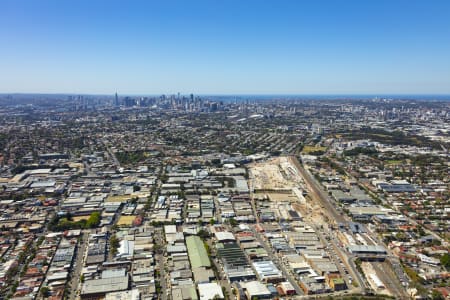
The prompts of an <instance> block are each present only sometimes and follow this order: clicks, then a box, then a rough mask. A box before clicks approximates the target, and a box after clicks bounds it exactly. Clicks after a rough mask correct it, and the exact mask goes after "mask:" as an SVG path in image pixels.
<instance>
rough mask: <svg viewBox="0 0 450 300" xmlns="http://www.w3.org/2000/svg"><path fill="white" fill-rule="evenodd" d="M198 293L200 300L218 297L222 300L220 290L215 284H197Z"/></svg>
mask: <svg viewBox="0 0 450 300" xmlns="http://www.w3.org/2000/svg"><path fill="white" fill-rule="evenodd" d="M198 292H199V294H200V300H211V299H214V297H215V296H219V298H221V299H223V298H224V296H223V293H222V288H221V287H220V285H218V284H217V283H215V282H211V283H199V284H198Z"/></svg>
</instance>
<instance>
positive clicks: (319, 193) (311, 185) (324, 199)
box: [289, 156, 366, 293]
mask: <svg viewBox="0 0 450 300" xmlns="http://www.w3.org/2000/svg"><path fill="white" fill-rule="evenodd" d="M289 159H290V161H291V163H292V164H293V165H294V166H295V167H296V168H297V170H298V172H299V173H300V174H301V176H302V177H303V179H304V181H305V184H306V187H307V188H308V191H309V195H310V197H311V199H313V200H315V201H318V202H319V203H320V204H321V206H323V207H324V210H325V211H326V212H325V213H327V214H328V216H329V217H330V218H331V219H333V220H334V221H335V222H336V223H347V221H346V219H345V217H344V216H343V215H341V214H340V213H339V212H338V211H337V210H336V207H335V206H334V205H333V203H332V200H331V199H330V197H329V196H328V194H326V193H325V192H324V191H323V189H322V187H321V186H320V184H319V183H318V182H317V180H316V179H315V178H314V177H313V176H312V175H311V173H309V171H307V170H305V168H303V166H302V165H301V164H300V162H299V161H298V159H297V158H296V157H294V156H290V157H289ZM324 231H328V235H329V236H330V237H331V238H330V242H331V244H332V246H333V248H334V250H335V251H336V252H337V253H339V254H340V256H341V260H342V262H343V263H345V264H346V265H347V267H348V268H349V270H350V271H351V273H352V275H353V276H354V277H353V278H354V279H356V280H357V281H358V285H359V287H360V288H361V290H362V292H363V293H364V292H365V286H366V284H365V281H364V279H363V278H362V277H361V274H360V273H359V272H358V270H357V269H356V266H355V264H354V262H353V260H352V259H350V258H349V257H348V256H347V255H346V253H344V251H341V249H340V248H339V246H338V243H339V241H337V239H336V238H335V237H334V235H333V234H332V233H331V232H330V231H329V229H328V226H324ZM349 287H350V286H349Z"/></svg>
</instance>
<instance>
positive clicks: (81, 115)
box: [0, 94, 450, 300]
mask: <svg viewBox="0 0 450 300" xmlns="http://www.w3.org/2000/svg"><path fill="white" fill-rule="evenodd" d="M0 103H1V106H0V115H1V118H0V150H1V151H0V185H1V188H0V190H1V193H0V230H1V234H0V299H16V300H31V299H51V300H56V299H70V300H75V299H89V300H94V299H105V300H125V299H130V300H148V299H162V300H189V299H190V300H210V299H226V300H228V299H230V300H231V299H233V300H234V299H237V300H241V299H242V300H243V299H248V300H254V299H448V298H446V297H450V296H449V295H450V273H449V272H450V244H449V242H450V159H449V157H450V156H449V148H450V102H448V101H440V100H435V101H421V100H414V99H408V98H402V99H390V98H369V99H358V98H352V99H327V98H319V99H310V98H304V99H302V98H301V97H260V98H258V97H256V96H255V97H231V96H229V97H228V96H211V97H207V96H196V95H180V94H177V95H163V96H154V97H153V96H147V97H137V96H122V95H117V94H115V95H112V96H90V95H80V96H75V95H18V94H16V95H0Z"/></svg>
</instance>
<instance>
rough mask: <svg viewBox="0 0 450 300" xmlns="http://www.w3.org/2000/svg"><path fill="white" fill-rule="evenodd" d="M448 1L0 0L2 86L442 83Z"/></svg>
mask: <svg viewBox="0 0 450 300" xmlns="http://www.w3.org/2000/svg"><path fill="white" fill-rule="evenodd" d="M449 16H450V1H448V0H443V1H439V0H432V1H428V0H423V1H414V0H405V1H400V0H399V1H397V0H374V1H361V0H355V1H351V0H333V1H331V0H330V1H321V0H309V1H306V0H305V1H301V0H297V1H283V0H280V1H275V0H273V1H260V0H259V1H250V0H245V1H243V0H241V1H237V0H236V1H233V0H222V1H218V0H217V1H215V0H210V1H196V0H183V1H169V0H167V1H162V0H161V1H150V0H149V1H132V0H131V1H115V0H98V1H95V0H77V1H64V0H54V1H50V0H39V1H36V0H29V1H25V0H0V92H7V93H10V92H42V93H59V92H64V93H108V94H112V93H114V92H115V91H117V92H119V93H120V94H159V93H176V92H181V93H191V92H193V93H196V94H395V93H399V94H417V93H418V94H450V17H449Z"/></svg>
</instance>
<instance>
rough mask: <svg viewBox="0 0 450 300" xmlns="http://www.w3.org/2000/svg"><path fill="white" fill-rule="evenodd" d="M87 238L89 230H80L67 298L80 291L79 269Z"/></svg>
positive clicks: (72, 298)
mask: <svg viewBox="0 0 450 300" xmlns="http://www.w3.org/2000/svg"><path fill="white" fill-rule="evenodd" d="M88 240H89V230H86V231H82V236H81V239H80V242H79V244H78V245H77V256H76V258H75V261H74V262H73V265H72V278H71V280H70V282H69V283H68V287H69V290H70V295H69V298H68V299H69V300H74V299H76V296H77V294H78V293H79V292H80V291H81V281H80V276H81V271H82V269H83V264H84V254H85V252H86V249H87V245H88Z"/></svg>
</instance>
